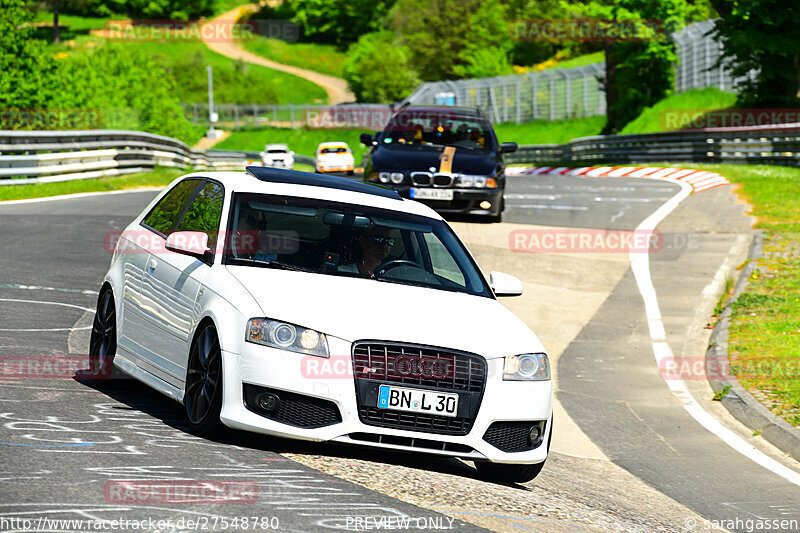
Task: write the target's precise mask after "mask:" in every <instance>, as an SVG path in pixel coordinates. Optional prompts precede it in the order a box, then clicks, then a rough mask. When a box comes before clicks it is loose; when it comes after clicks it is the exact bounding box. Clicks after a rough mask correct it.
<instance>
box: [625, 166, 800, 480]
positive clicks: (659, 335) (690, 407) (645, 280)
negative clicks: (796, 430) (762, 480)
mask: <svg viewBox="0 0 800 533" xmlns="http://www.w3.org/2000/svg"><path fill="white" fill-rule="evenodd" d="M675 183H679V184H680V186H681V190H680V192H678V194H676V195H675V196H673V197H672V198H670V199H669V200H668V201H667V202H666V203H664V204H663V205H662V206H661V207H659V208H658V209H657V210H656V211H655V212H654V213H653V214H652V215H650V216H649V217H647V218H646V219H645V220H644V221H643V222H642V223H641V224H639V227H637V228H636V231H637V232H639V231H642V232H645V231H654V230H655V228H656V226H658V224H659V223H660V222H661V221H662V220H663V219H664V218H666V217H667V215H669V214H670V213H671V212H672V211H673V210H674V209H675V208H676V207H677V206H678V204H680V203H681V202H682V201H683V200H685V199H686V198H687V197H688V196H689V195H690V194H691V193H692V187H691V185H689V184H688V183H683V182H681V181H678V180H675ZM630 259H631V270H632V271H633V275H634V278H636V285H637V286H638V288H639V293H640V294H641V295H642V299H643V300H644V309H645V315H646V317H647V323H648V326H649V329H650V339H651V343H652V345H653V355H654V356H655V359H656V364H657V365H658V368H665V365H663V364H662V362H663V361H665V360H673V358H674V356H673V353H672V349H671V348H670V347H669V344H667V341H666V336H665V332H664V322H663V319H662V317H661V309H660V308H659V305H658V297H657V295H656V289H655V287H654V286H653V281H652V279H651V277H650V256H649V254H647V253H636V252H631V253H630ZM662 378H663V376H662ZM664 381H665V382H666V384H667V386H668V387H669V389H670V390H671V391H672V393H673V394H674V395H675V396H676V397H677V398H678V400H679V401H680V402H681V404H682V405H683V408H684V409H686V412H688V413H689V414H690V415H691V416H692V418H694V419H695V420H696V421H697V422H699V423H700V425H702V426H703V427H704V428H706V429H707V430H708V431H710V432H711V433H713V434H714V435H716V436H717V437H719V438H720V439H721V440H722V441H723V442H725V444H727V445H728V446H730V447H731V448H733V449H734V450H736V451H737V452H739V453H741V454H742V455H744V456H745V457H747V458H748V459H750V460H751V461H753V462H755V463H756V464H759V465H761V466H763V467H764V468H766V469H767V470H769V471H771V472H773V473H775V474H777V475H779V476H781V477H782V478H784V479H785V480H787V481H789V482H790V483H793V484H795V485H798V486H800V474H798V473H797V472H795V471H794V470H792V469H790V468H787V467H785V466H783V465H782V464H781V463H779V462H778V461H776V460H774V459H772V458H771V457H769V456H767V455H766V454H764V453H763V452H761V451H759V450H758V449H756V448H755V447H754V446H753V445H751V444H748V443H747V442H745V441H744V440H743V439H742V438H741V437H739V436H738V435H736V434H735V433H734V432H733V431H731V430H729V429H728V428H726V427H725V426H723V425H722V424H721V423H720V422H719V421H718V420H717V419H716V418H714V417H713V416H711V415H710V414H709V413H708V412H707V411H706V410H705V409H703V408H702V407H701V406H700V404H699V403H697V400H695V399H694V397H693V396H692V394H691V393H690V392H689V389H688V388H687V387H686V383H684V382H683V380H680V379H664Z"/></svg>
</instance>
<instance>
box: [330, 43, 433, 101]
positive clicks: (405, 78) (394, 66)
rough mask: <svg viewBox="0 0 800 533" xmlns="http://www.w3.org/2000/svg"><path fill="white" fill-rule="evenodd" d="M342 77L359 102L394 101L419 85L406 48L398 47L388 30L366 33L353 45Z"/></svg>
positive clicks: (348, 53) (348, 52)
mask: <svg viewBox="0 0 800 533" xmlns="http://www.w3.org/2000/svg"><path fill="white" fill-rule="evenodd" d="M343 74H344V78H345V79H346V80H347V83H348V84H349V85H350V90H352V91H353V94H355V95H356V98H357V99H358V101H359V102H394V101H396V100H400V99H401V98H404V97H405V96H406V95H408V94H409V93H410V92H411V91H412V90H413V89H414V88H415V87H416V86H417V84H419V78H418V76H417V73H416V72H415V71H414V70H413V69H411V68H410V67H409V65H408V49H407V48H405V47H403V46H397V45H396V44H395V43H394V36H393V35H392V33H391V32H388V31H383V32H377V33H368V34H366V35H363V36H362V37H361V38H360V39H359V40H358V42H357V43H356V44H354V45H352V46H351V47H350V49H349V50H348V51H347V59H346V60H345V63H344V68H343Z"/></svg>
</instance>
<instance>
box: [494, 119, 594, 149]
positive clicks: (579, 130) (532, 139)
mask: <svg viewBox="0 0 800 533" xmlns="http://www.w3.org/2000/svg"><path fill="white" fill-rule="evenodd" d="M605 123H606V117H605V116H598V117H587V118H575V119H569V120H556V121H552V122H551V121H549V120H534V121H533V122H525V123H523V124H516V123H514V122H503V123H501V124H495V125H494V130H495V132H496V133H497V138H498V140H499V141H500V142H515V143H517V144H520V145H522V144H563V143H566V142H569V141H571V140H572V139H576V138H578V137H588V136H590V135H599V134H600V130H602V129H603V126H604V125H605Z"/></svg>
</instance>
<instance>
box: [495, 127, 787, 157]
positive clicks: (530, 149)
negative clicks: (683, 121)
mask: <svg viewBox="0 0 800 533" xmlns="http://www.w3.org/2000/svg"><path fill="white" fill-rule="evenodd" d="M505 160H506V162H508V163H535V162H546V163H556V164H564V165H569V164H573V163H587V164H588V163H592V162H598V163H599V162H602V163H622V164H626V163H634V162H651V161H652V162H659V161H664V162H687V161H689V162H703V163H747V164H763V165H782V166H800V124H779V125H771V126H756V127H742V128H707V129H702V130H689V131H674V132H664V133H644V134H640V135H597V136H594V137H583V138H580V139H575V140H573V141H570V142H568V143H566V144H540V145H527V146H520V147H519V150H518V151H517V152H515V153H513V154H508V155H507V156H506V157H505Z"/></svg>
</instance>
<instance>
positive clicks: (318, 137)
mask: <svg viewBox="0 0 800 533" xmlns="http://www.w3.org/2000/svg"><path fill="white" fill-rule="evenodd" d="M365 132H366V130H309V129H304V128H298V129H293V130H292V129H288V128H263V129H253V130H239V131H234V132H233V133H232V134H231V136H230V137H228V138H227V139H225V140H224V141H222V142H221V143H219V144H218V145H216V146H215V147H214V148H217V149H220V150H256V151H260V150H263V149H264V145H265V144H267V143H285V144H287V145H289V149H290V150H293V151H294V152H296V153H298V154H302V155H307V156H310V157H313V156H314V153H315V152H316V151H317V146H319V143H322V142H328V141H343V142H346V143H347V145H348V146H349V147H350V149H351V150H352V151H353V156H354V157H355V159H356V166H360V165H361V158H362V156H363V155H364V152H365V151H366V149H367V147H366V146H364V145H363V144H361V141H360V140H359V136H360V135H361V134H362V133H365Z"/></svg>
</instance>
